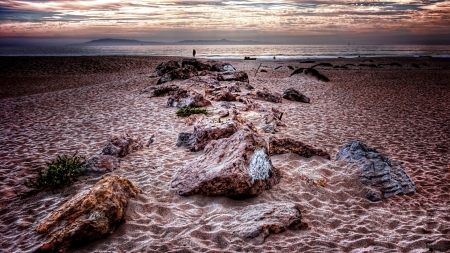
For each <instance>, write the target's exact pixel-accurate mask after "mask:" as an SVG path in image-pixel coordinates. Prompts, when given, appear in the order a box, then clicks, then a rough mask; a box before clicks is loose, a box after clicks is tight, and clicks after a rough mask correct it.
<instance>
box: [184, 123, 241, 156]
mask: <svg viewBox="0 0 450 253" xmlns="http://www.w3.org/2000/svg"><path fill="white" fill-rule="evenodd" d="M236 131H237V126H236V123H234V122H233V121H228V122H226V123H223V124H214V123H211V124H208V125H196V126H194V133H192V134H190V133H180V134H179V135H178V140H177V146H178V147H180V146H185V147H187V148H188V149H189V150H191V151H199V150H202V149H204V148H205V146H206V145H207V144H208V143H209V142H210V141H211V140H218V139H222V138H228V137H230V136H231V135H233V134H234V133H235V132H236Z"/></svg>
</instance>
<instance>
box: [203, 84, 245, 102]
mask: <svg viewBox="0 0 450 253" xmlns="http://www.w3.org/2000/svg"><path fill="white" fill-rule="evenodd" d="M205 94H206V95H210V99H211V100H215V101H236V97H237V95H235V94H233V93H231V92H230V91H229V90H228V88H226V87H220V88H215V89H205Z"/></svg>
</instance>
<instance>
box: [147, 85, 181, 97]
mask: <svg viewBox="0 0 450 253" xmlns="http://www.w3.org/2000/svg"><path fill="white" fill-rule="evenodd" d="M178 89H179V87H178V86H176V85H159V86H155V87H148V88H145V89H143V90H141V91H140V94H142V93H149V94H150V96H149V97H159V96H163V95H166V94H170V93H171V92H173V91H176V90H178Z"/></svg>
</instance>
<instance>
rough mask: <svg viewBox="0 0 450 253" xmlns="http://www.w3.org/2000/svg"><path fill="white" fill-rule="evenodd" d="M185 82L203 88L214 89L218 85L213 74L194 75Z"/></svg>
mask: <svg viewBox="0 0 450 253" xmlns="http://www.w3.org/2000/svg"><path fill="white" fill-rule="evenodd" d="M186 84H188V85H189V84H193V85H197V86H201V87H204V88H209V89H214V88H218V87H220V83H219V81H217V77H216V76H215V75H209V74H206V75H204V76H195V77H192V78H191V79H189V80H187V81H186Z"/></svg>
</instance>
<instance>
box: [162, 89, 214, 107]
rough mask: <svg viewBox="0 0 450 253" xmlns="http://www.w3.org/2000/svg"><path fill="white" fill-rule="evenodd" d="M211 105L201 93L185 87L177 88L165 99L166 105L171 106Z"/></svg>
mask: <svg viewBox="0 0 450 253" xmlns="http://www.w3.org/2000/svg"><path fill="white" fill-rule="evenodd" d="M208 105H211V102H210V101H208V100H207V99H205V98H204V97H203V95H201V94H199V93H197V92H195V91H192V90H185V89H178V90H177V91H176V92H174V94H172V95H171V96H170V97H169V99H168V100H167V106H169V107H170V106H172V107H178V108H183V107H203V106H208Z"/></svg>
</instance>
